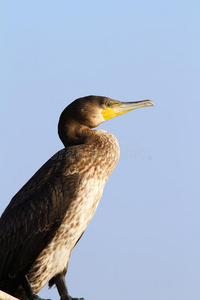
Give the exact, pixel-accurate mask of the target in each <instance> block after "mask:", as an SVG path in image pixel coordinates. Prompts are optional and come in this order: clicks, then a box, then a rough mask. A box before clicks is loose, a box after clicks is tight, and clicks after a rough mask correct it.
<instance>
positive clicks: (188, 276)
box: [0, 0, 200, 300]
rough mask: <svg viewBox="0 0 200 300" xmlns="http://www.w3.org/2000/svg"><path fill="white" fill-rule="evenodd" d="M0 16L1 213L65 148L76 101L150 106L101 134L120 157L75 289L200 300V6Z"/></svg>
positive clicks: (95, 5)
mask: <svg viewBox="0 0 200 300" xmlns="http://www.w3.org/2000/svg"><path fill="white" fill-rule="evenodd" d="M0 14H1V16H0V33H1V41H2V43H1V50H0V54H1V55H0V57H1V74H0V79H1V81H0V82H1V87H0V94H1V95H0V98H1V102H0V122H1V124H0V128H1V136H0V140H1V148H0V157H1V201H0V212H3V210H4V209H5V207H6V205H7V204H8V203H9V201H10V199H11V198H12V197H13V196H14V194H15V193H16V192H17V191H18V190H19V189H20V188H21V187H22V186H23V185H24V183H25V182H26V181H27V180H28V179H29V178H30V177H31V176H32V175H33V174H34V172H35V171H37V169H38V168H39V167H40V166H41V165H42V164H43V163H44V162H45V161H46V160H47V159H48V158H50V157H51V156H52V155H53V154H54V153H55V152H57V151H58V150H59V149H62V148H63V146H62V144H61V142H60V140H59V138H58V135H57V122H58V118H59V115H60V113H61V112H62V110H63V109H64V108H65V106H67V105H68V104H69V103H70V102H71V101H73V100H74V99H76V98H78V97H82V96H85V95H90V94H94V95H102V96H103V95H104V96H108V97H111V98H114V99H117V100H121V101H134V100H142V99H151V100H153V101H154V103H155V108H151V107H150V108H143V109H138V110H135V111H132V112H129V113H128V114H125V115H122V116H120V117H118V118H115V119H112V120H110V121H108V122H105V123H104V124H103V125H101V126H100V127H99V128H103V129H105V130H108V131H110V132H111V133H113V134H114V135H115V136H116V137H117V138H118V140H119V143H120V146H121V159H120V161H119V163H118V165H117V167H116V169H115V171H114V173H113V174H112V175H111V177H110V179H109V181H108V183H107V185H106V188H105V190H104V194H103V197H102V200H101V202H100V205H99V207H98V210H97V213H96V215H95V217H94V219H93V220H92V222H91V224H90V225H89V227H88V229H87V230H86V233H85V234H84V236H83V238H82V239H81V241H80V242H79V244H78V246H77V247H76V248H75V249H74V251H73V254H72V257H71V260H70V264H69V270H68V274H67V277H66V278H67V283H68V287H69V291H70V293H71V295H72V296H76V297H85V299H86V300H102V299H115V300H121V299H130V300H132V299H133V300H169V299H170V300H199V299H200V184H199V175H200V174H199V173H200V159H199V147H200V142H199V129H200V104H199V103H200V100H199V82H200V80H199V79H200V72H199V67H200V64H199V53H200V41H199V28H200V21H199V20H200V2H199V1H195V0H194V1H193V0H190V1H186V0H182V1H180V0H173V1H171V0H170V1H159V0H151V1H147V0H143V1H139V0H138V1H133V0H131V1H116V0H115V1H109V0H101V1H89V0H85V1H74V2H73V1H51V0H48V1H47V0H44V1H38V0H36V1H20V0H19V1H1V3H0ZM40 295H41V296H43V297H46V298H51V299H52V300H58V299H59V296H58V293H57V291H56V289H51V290H48V288H44V289H43V290H42V291H41V293H40Z"/></svg>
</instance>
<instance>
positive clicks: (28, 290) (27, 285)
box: [22, 276, 50, 300]
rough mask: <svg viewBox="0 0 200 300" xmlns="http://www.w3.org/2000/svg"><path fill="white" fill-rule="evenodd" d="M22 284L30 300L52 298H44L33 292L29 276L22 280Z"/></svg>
mask: <svg viewBox="0 0 200 300" xmlns="http://www.w3.org/2000/svg"><path fill="white" fill-rule="evenodd" d="M22 286H23V288H24V290H25V293H26V296H27V298H28V299H29V300H50V299H42V298H40V297H39V296H37V295H35V294H34V293H33V290H32V287H31V285H30V282H29V280H28V278H27V276H25V277H24V278H23V280H22Z"/></svg>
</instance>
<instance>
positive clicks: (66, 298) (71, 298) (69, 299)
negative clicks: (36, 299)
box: [60, 295, 85, 300]
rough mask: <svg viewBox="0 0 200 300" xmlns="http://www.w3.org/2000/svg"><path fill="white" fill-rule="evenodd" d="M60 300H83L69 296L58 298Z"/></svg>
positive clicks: (82, 299)
mask: <svg viewBox="0 0 200 300" xmlns="http://www.w3.org/2000/svg"><path fill="white" fill-rule="evenodd" d="M60 300H85V299H84V298H73V297H71V296H70V295H67V296H63V297H61V298H60Z"/></svg>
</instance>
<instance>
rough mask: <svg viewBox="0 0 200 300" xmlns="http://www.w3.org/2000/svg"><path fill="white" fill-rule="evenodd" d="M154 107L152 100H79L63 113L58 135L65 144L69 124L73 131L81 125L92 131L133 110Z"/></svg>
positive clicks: (102, 98)
mask: <svg viewBox="0 0 200 300" xmlns="http://www.w3.org/2000/svg"><path fill="white" fill-rule="evenodd" d="M153 105H154V104H153V102H152V101H150V100H142V101H135V102H121V101H118V100H114V99H110V98H107V97H102V96H87V97H83V98H79V99H76V100H75V101H73V102H72V103H71V104H69V105H68V106H67V107H66V108H65V109H64V111H63V112H62V114H61V116H60V120H59V124H58V133H59V136H60V138H61V140H62V141H63V143H64V135H65V133H66V130H67V129H68V128H67V127H69V126H68V124H69V123H70V127H71V129H73V124H74V127H75V126H77V125H79V126H81V127H84V128H88V129H90V128H94V127H97V126H98V125H100V124H101V123H103V122H105V121H107V120H109V119H112V118H114V117H116V116H119V115H122V114H124V113H126V112H128V111H131V110H133V109H136V108H140V107H146V106H153ZM64 144H66V143H64Z"/></svg>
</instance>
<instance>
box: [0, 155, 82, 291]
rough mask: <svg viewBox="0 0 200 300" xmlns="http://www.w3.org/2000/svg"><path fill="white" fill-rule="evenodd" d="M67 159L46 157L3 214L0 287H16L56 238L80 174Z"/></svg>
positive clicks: (0, 243) (0, 240)
mask: <svg viewBox="0 0 200 300" xmlns="http://www.w3.org/2000/svg"><path fill="white" fill-rule="evenodd" d="M62 157H63V155H62ZM67 161H68V160H67V159H66V158H64V159H63V158H60V157H59V155H58V156H57V158H56V159H50V160H49V161H47V162H46V164H44V165H43V166H42V167H41V168H40V169H39V171H37V172H36V173H35V175H34V176H33V177H32V178H31V179H30V180H29V181H28V182H27V183H26V184H25V185H24V186H23V187H22V189H21V190H20V191H19V192H18V193H17V194H16V195H15V196H14V197H13V198H12V200H11V202H10V204H9V205H8V207H7V208H6V210H5V211H4V213H3V214H2V216H1V218H0V288H1V286H2V285H8V288H9V291H12V292H13V291H14V290H15V289H16V288H17V285H18V284H19V282H20V281H21V279H22V277H23V276H24V275H25V274H26V273H27V271H28V270H29V268H30V267H31V265H32V264H33V262H34V261H35V259H36V258H37V257H38V255H39V254H40V252H41V251H42V250H43V249H44V248H45V246H46V245H47V244H48V243H49V241H50V240H51V239H52V238H53V236H54V234H55V231H56V229H57V228H58V227H59V225H60V223H61V221H62V218H63V217H64V215H65V213H66V210H67V208H68V206H69V203H70V202H71V201H72V200H73V198H75V197H76V191H77V187H78V184H79V177H80V175H79V173H78V172H76V171H74V170H73V168H72V171H69V166H68V163H67ZM10 278H12V280H11V279H10ZM5 281H6V282H5Z"/></svg>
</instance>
